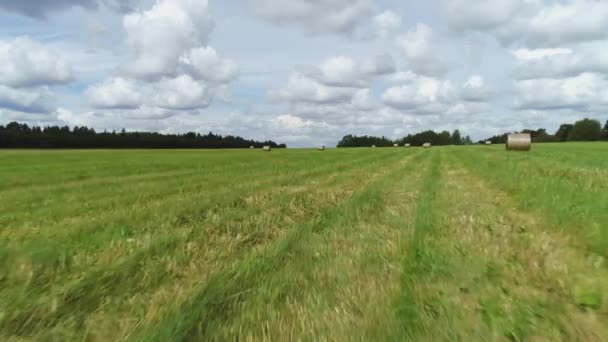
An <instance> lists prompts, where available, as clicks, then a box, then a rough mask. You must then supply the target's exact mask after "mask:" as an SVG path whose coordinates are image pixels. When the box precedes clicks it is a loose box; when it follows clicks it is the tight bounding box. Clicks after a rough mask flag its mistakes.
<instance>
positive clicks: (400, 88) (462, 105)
mask: <svg viewBox="0 0 608 342" xmlns="http://www.w3.org/2000/svg"><path fill="white" fill-rule="evenodd" d="M395 80H396V81H401V82H403V83H404V84H402V85H397V86H393V87H390V88H388V89H386V91H385V92H384V94H383V95H382V100H383V102H384V103H385V104H386V105H388V106H390V107H392V108H395V109H399V110H405V111H408V112H410V113H412V114H415V115H444V114H448V115H468V114H471V113H475V112H479V111H481V110H485V109H486V107H487V106H486V104H487V102H488V101H489V100H490V98H491V97H492V95H493V92H492V91H491V90H490V89H489V88H488V87H487V86H486V85H485V84H484V80H483V78H482V77H481V76H478V75H475V76H472V77H470V78H469V79H468V80H467V81H466V82H464V83H463V84H462V85H457V84H455V83H454V82H453V81H451V80H443V79H437V78H433V77H427V76H421V75H416V74H413V73H411V72H410V73H400V74H399V75H398V76H397V77H395Z"/></svg>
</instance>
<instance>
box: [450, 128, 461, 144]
mask: <svg viewBox="0 0 608 342" xmlns="http://www.w3.org/2000/svg"><path fill="white" fill-rule="evenodd" d="M452 144H454V145H462V135H461V134H460V131H459V130H457V129H456V130H454V132H452Z"/></svg>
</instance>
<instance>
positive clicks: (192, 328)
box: [0, 144, 608, 341]
mask: <svg viewBox="0 0 608 342" xmlns="http://www.w3.org/2000/svg"><path fill="white" fill-rule="evenodd" d="M607 151H608V144H553V145H535V147H534V149H533V150H532V151H531V152H530V153H509V152H506V151H504V150H503V149H502V148H499V147H486V146H483V147H479V146H472V147H445V148H434V149H431V150H422V149H338V150H328V151H326V152H325V153H322V154H321V153H318V152H317V151H315V150H281V151H276V153H275V151H273V153H266V154H263V153H260V152H259V151H250V150H247V151H242V150H241V151H0V340H3V341H4V340H6V341H26V340H32V341H72V340H88V341H119V340H134V341H149V340H159V341H160V340H162V341H166V340H177V341H179V340H347V341H352V340H376V341H386V340H400V341H401V340H431V341H440V340H450V341H452V340H467V341H469V340H480V341H482V340H483V341H486V340H495V341H500V340H516V341H528V340H529V341H536V340H581V341H603V340H606V339H607V338H608V329H607V328H606V327H608V322H607V320H608V306H607V305H608V269H607V268H606V264H607V263H606V262H605V258H606V256H607V255H606V252H605V251H606V250H608V249H607V248H606V247H608V242H607V240H606V238H607V237H608V226H606V223H605V222H608V221H606V219H607V216H606V215H608V214H606V213H607V212H608V207H606V206H607V205H608V204H607V203H608V197H606V194H607V193H608V192H607V190H608V188H607V186H606V183H605V177H606V175H607V173H606V172H607V171H606V170H607V167H608V164H607V162H606V159H605V158H602V156H603V154H605V153H606V152H607Z"/></svg>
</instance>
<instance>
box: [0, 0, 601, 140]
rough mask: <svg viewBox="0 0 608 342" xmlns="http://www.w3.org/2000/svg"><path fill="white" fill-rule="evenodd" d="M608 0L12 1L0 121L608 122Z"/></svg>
mask: <svg viewBox="0 0 608 342" xmlns="http://www.w3.org/2000/svg"><path fill="white" fill-rule="evenodd" d="M607 32H608V2H603V1H594V0H570V1H550V0H489V1H484V2H479V1H467V0H437V1H389V0H354V1H353V0H316V1H312V0H306V1H304V0H300V1H298V0H293V1H284V0H241V1H215V0H209V1H205V0H132V1H118V0H57V1H55V0H53V1H51V0H43V1H40V0H36V1H34V0H22V1H19V2H15V1H13V0H0V122H7V121H10V120H18V121H22V122H28V123H32V124H62V125H63V124H67V125H70V126H74V125H87V126H90V127H94V128H96V129H98V130H104V129H108V130H111V129H117V130H118V129H121V128H123V127H124V128H126V129H127V130H154V131H160V132H186V131H199V132H208V131H214V132H219V133H225V134H228V133H230V134H239V135H242V136H245V137H252V138H258V139H274V140H277V141H280V142H286V143H287V144H288V145H289V146H294V147H299V146H314V145H321V144H325V145H334V144H335V143H336V142H337V141H338V140H339V139H340V138H341V137H342V136H343V135H345V134H350V133H354V134H374V135H386V136H389V137H400V136H403V135H405V134H407V133H415V132H418V131H421V130H424V129H435V130H450V131H451V130H454V129H460V130H461V131H462V132H463V133H464V134H469V135H471V136H472V137H473V138H474V139H480V138H483V137H486V136H489V135H493V134H496V133H501V132H504V131H514V130H519V129H522V128H538V127H545V128H548V129H549V130H555V129H556V128H557V126H558V125H559V124H560V123H562V122H571V121H574V120H577V119H580V118H583V117H592V118H597V119H600V120H602V121H604V120H606V119H607V117H606V116H607V115H608V114H606V113H608V111H606V109H607V107H608V80H607V79H606V75H607V74H608V49H606V47H607V46H608V45H607V44H606V43H607V42H608V33H607Z"/></svg>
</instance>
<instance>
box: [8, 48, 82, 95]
mask: <svg viewBox="0 0 608 342" xmlns="http://www.w3.org/2000/svg"><path fill="white" fill-rule="evenodd" d="M72 80H73V77H72V71H71V69H70V67H69V66H68V64H67V63H66V62H65V61H64V60H63V59H62V58H61V57H60V56H59V55H58V54H57V53H56V52H55V51H52V50H51V49H49V48H48V47H46V46H44V45H42V44H39V43H37V42H35V41H33V40H31V39H29V38H27V37H19V38H15V39H12V40H8V41H1V40H0V84H4V85H7V86H10V87H36V86H42V85H56V84H66V83H69V82H71V81H72Z"/></svg>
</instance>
